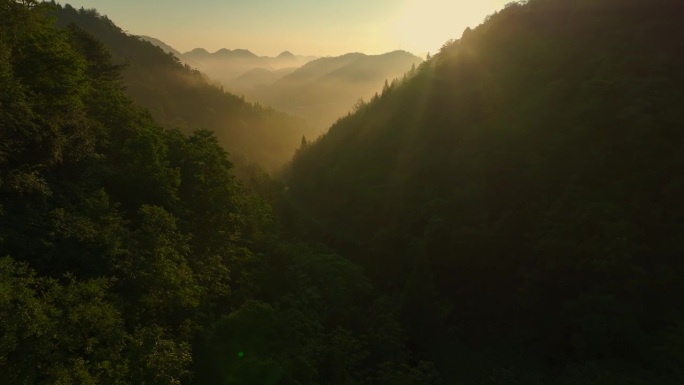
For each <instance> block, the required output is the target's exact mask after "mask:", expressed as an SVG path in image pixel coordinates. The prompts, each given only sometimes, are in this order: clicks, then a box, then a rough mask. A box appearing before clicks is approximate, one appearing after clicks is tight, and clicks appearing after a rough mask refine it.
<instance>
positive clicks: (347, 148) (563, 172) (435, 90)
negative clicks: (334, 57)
mask: <svg viewBox="0 0 684 385" xmlns="http://www.w3.org/2000/svg"><path fill="white" fill-rule="evenodd" d="M681 15H684V3H682V2H681V1H664V0H659V1H651V0H649V1H646V0H627V1H623V0H619V1H618V0H596V1H571V0H531V1H529V2H527V3H526V4H511V5H509V6H508V7H506V9H504V10H502V11H501V12H499V13H498V14H495V15H492V16H491V17H490V18H489V19H488V21H487V22H486V23H484V24H483V25H481V26H479V27H477V28H475V29H474V30H467V31H466V32H465V33H464V34H463V37H462V38H461V39H460V40H457V41H453V42H450V43H448V44H446V45H445V46H444V47H443V48H442V50H441V52H440V53H439V54H438V55H435V56H434V57H433V58H432V60H430V61H429V62H427V63H426V64H424V65H423V66H421V67H420V68H419V69H418V71H417V73H416V74H415V75H413V76H412V77H411V78H410V79H409V80H407V81H406V82H403V83H401V84H400V85H398V86H396V87H390V89H388V90H387V91H386V92H384V93H383V94H382V95H381V96H380V97H379V98H378V99H376V100H374V101H372V102H371V103H368V104H363V105H359V106H358V107H359V108H358V111H357V112H356V113H355V114H353V115H351V116H349V117H347V118H344V119H341V120H340V121H339V122H338V123H337V124H335V125H334V126H333V127H332V128H331V129H330V131H329V132H328V134H326V135H325V136H323V137H321V138H320V139H319V140H317V141H315V142H314V143H311V144H309V145H308V146H306V148H304V149H302V150H300V151H299V153H298V156H297V157H296V159H295V161H294V163H293V165H292V170H291V177H290V180H289V182H288V184H289V191H288V198H289V200H290V202H291V210H292V214H291V215H292V218H293V219H292V220H293V227H294V224H297V225H298V226H299V228H300V229H301V231H302V232H304V233H306V234H308V235H309V239H312V240H317V241H322V242H324V243H325V244H327V245H329V246H330V247H332V248H333V249H335V250H337V251H338V252H340V253H342V255H344V256H347V257H349V258H350V259H351V260H352V261H353V262H356V263H359V264H360V265H362V266H364V268H365V269H366V271H368V272H369V274H370V276H371V280H372V282H373V283H375V284H376V285H378V286H379V287H381V288H382V290H383V291H384V292H385V293H391V295H394V298H396V306H397V307H398V308H399V309H400V310H399V313H400V314H401V320H402V325H403V326H404V327H405V328H406V329H407V331H408V332H409V335H410V340H409V345H410V346H411V347H412V348H413V352H414V353H415V354H416V355H417V357H420V358H422V359H426V360H431V361H434V362H436V363H437V367H438V369H439V371H440V372H441V374H442V375H443V376H444V378H445V379H446V383H464V384H470V383H477V384H626V383H630V384H656V383H657V384H677V383H681V382H682V381H684V372H683V371H682V370H683V369H684V356H682V354H681V353H682V341H684V329H682V327H681V326H682V325H683V324H684V323H683V322H684V302H682V300H681V298H684V280H682V279H680V278H679V277H681V276H682V275H683V274H684V264H683V263H682V256H683V254H682V253H683V252H684V238H682V228H683V226H684V222H683V219H684V205H682V204H681V197H682V196H684V174H682V172H681V170H682V169H683V168H684V147H682V144H683V143H684V124H683V123H684V108H683V107H684V105H683V104H682V100H684V75H683V72H682V68H683V66H684V27H682V23H681V22H682V20H681V19H682V18H681Z"/></svg>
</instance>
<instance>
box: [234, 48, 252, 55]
mask: <svg viewBox="0 0 684 385" xmlns="http://www.w3.org/2000/svg"><path fill="white" fill-rule="evenodd" d="M233 55H235V56H243V57H258V56H257V55H256V54H254V53H253V52H252V51H250V50H246V49H239V48H238V49H234V50H233Z"/></svg>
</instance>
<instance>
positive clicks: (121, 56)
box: [54, 5, 311, 171]
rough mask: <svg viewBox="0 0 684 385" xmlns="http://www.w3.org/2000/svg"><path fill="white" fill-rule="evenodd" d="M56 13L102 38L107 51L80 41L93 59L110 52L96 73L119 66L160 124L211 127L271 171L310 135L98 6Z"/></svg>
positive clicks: (132, 92)
mask: <svg viewBox="0 0 684 385" xmlns="http://www.w3.org/2000/svg"><path fill="white" fill-rule="evenodd" d="M54 14H55V16H56V19H57V21H56V23H57V25H58V26H60V27H63V28H66V29H70V30H73V29H74V28H76V29H83V30H84V31H87V32H88V33H89V34H92V35H93V36H94V37H95V38H97V39H98V40H100V41H101V42H102V46H103V47H105V51H106V53H103V52H101V51H102V48H100V47H97V46H96V45H94V44H91V43H86V44H82V47H81V48H82V49H83V50H85V51H86V57H89V58H90V59H91V61H93V59H94V57H93V55H94V56H95V57H97V56H103V55H106V56H109V55H111V60H110V62H109V63H108V64H106V65H104V66H103V64H101V63H100V64H96V65H93V66H91V68H90V70H91V71H92V72H93V73H97V76H108V75H111V74H117V75H118V71H116V72H112V70H113V69H116V68H117V67H121V68H122V75H123V81H124V84H125V86H126V89H125V92H126V94H127V95H128V96H130V97H131V99H133V101H135V102H136V103H137V104H139V105H141V106H143V107H145V108H147V109H148V110H149V112H150V114H151V115H152V116H153V117H154V118H155V120H157V121H158V122H160V123H161V124H164V125H166V126H169V127H178V128H179V129H181V130H182V131H183V132H184V133H185V134H188V135H189V134H192V132H193V131H194V130H195V129H196V128H198V127H201V128H204V129H208V130H211V131H213V132H214V133H215V135H216V137H217V138H218V140H219V142H220V143H221V144H222V146H223V147H224V148H226V149H227V150H228V151H230V152H231V153H233V154H236V155H241V156H245V157H246V158H248V159H249V160H250V161H252V162H257V163H259V164H261V165H262V167H264V168H265V169H267V170H268V171H274V170H277V169H278V168H280V167H282V166H283V165H284V164H285V163H286V162H287V161H289V160H290V159H291V157H292V154H294V152H295V150H296V149H297V146H298V145H299V138H301V136H302V134H308V135H311V130H310V129H309V128H307V126H306V125H305V124H304V121H303V120H301V119H299V118H295V117H293V116H290V115H287V114H284V113H280V112H276V111H274V110H271V109H269V108H263V107H261V106H259V105H258V104H250V103H247V102H245V101H244V99H243V98H241V97H238V96H236V95H233V94H230V93H228V92H224V91H223V89H222V88H220V87H218V86H216V85H214V84H213V83H212V81H211V80H209V79H207V78H206V76H205V75H203V74H201V73H200V72H199V71H197V70H194V69H192V68H190V67H189V66H187V65H183V64H182V63H181V62H180V61H179V59H178V58H176V57H175V56H173V55H167V54H166V53H164V52H163V51H162V50H161V49H160V48H158V47H156V46H154V45H152V44H151V43H149V42H147V41H145V40H143V39H141V38H139V37H137V36H132V35H129V34H127V33H125V32H124V31H123V30H121V29H120V28H119V27H117V26H116V25H115V24H114V23H113V22H112V21H111V20H109V19H108V18H107V17H106V16H102V15H100V14H99V13H98V12H97V11H96V10H94V9H89V10H85V9H80V10H76V9H74V8H73V7H71V6H70V5H65V6H60V5H54ZM76 26H77V27H76ZM112 62H113V63H116V65H113V64H112ZM102 102H104V103H106V102H105V101H102ZM104 103H103V104H104ZM99 108H105V106H100V107H99Z"/></svg>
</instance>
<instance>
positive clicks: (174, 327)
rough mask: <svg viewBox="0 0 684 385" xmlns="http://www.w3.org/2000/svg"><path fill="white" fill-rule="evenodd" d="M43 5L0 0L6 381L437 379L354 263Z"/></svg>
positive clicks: (1, 366)
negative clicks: (300, 228) (162, 110)
mask: <svg viewBox="0 0 684 385" xmlns="http://www.w3.org/2000/svg"><path fill="white" fill-rule="evenodd" d="M52 11H54V9H53V8H51V7H50V5H49V4H46V3H39V2H37V1H30V0H29V1H15V0H0V20H1V21H2V22H1V23H0V383H2V384H7V385H15V384H46V385H47V384H168V385H170V384H315V383H319V384H322V383H347V384H429V383H436V381H437V375H436V373H435V371H434V366H433V365H431V364H430V363H428V362H421V361H418V360H415V359H414V357H413V356H412V355H411V353H410V351H409V349H408V348H407V347H406V346H405V343H404V341H405V334H404V331H403V329H402V328H401V327H400V325H399V324H398V321H397V320H396V319H395V317H394V314H393V312H392V311H391V310H392V309H391V307H389V306H388V305H387V304H386V301H385V300H384V299H383V298H382V297H381V296H379V295H378V294H377V293H376V292H375V291H374V289H373V287H372V285H371V284H370V283H369V281H368V280H367V279H366V278H365V277H364V275H363V272H362V270H361V269H360V268H359V267H358V266H355V265H353V264H351V263H350V262H348V261H347V260H345V259H343V258H341V257H339V256H337V255H336V254H334V253H332V252H330V251H329V250H326V249H324V248H321V247H314V246H308V245H306V244H303V243H301V242H296V241H293V240H289V239H288V238H286V237H284V236H283V235H281V234H280V231H279V230H278V229H279V226H278V224H277V222H276V221H275V218H274V217H273V215H272V210H271V208H270V207H269V205H268V204H267V203H266V202H265V201H264V200H263V199H262V198H260V197H258V196H255V195H253V194H251V193H250V192H248V191H246V190H245V189H244V188H243V187H242V186H241V185H240V184H239V183H238V182H236V180H235V178H234V177H233V176H232V167H231V163H230V162H229V161H228V158H227V154H226V152H225V150H223V149H222V147H221V146H220V144H219V141H218V140H217V138H216V137H215V136H214V135H213V134H212V133H211V132H209V131H207V130H198V131H195V132H194V133H192V134H190V135H188V136H185V135H183V134H182V133H181V132H179V131H175V130H168V129H164V128H162V127H160V126H159V125H158V124H157V123H155V121H154V120H153V119H152V118H151V117H150V116H149V113H147V112H146V111H144V110H142V109H141V108H140V107H137V106H136V105H135V104H134V103H133V101H132V100H131V99H129V97H128V96H126V95H125V94H124V93H123V92H122V88H123V83H122V81H121V80H120V77H121V74H120V73H119V71H118V66H117V65H115V64H114V60H113V59H112V57H111V56H110V54H109V50H108V49H107V48H106V47H105V46H104V45H103V44H102V43H100V42H99V41H97V40H95V39H94V38H93V37H92V36H91V35H89V34H88V33H86V32H85V31H83V30H82V29H79V28H77V27H73V26H72V27H67V28H66V29H56V28H53V25H52V24H51V22H50V21H49V19H48V18H47V17H46V16H45V14H46V12H52Z"/></svg>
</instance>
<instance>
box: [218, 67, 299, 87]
mask: <svg viewBox="0 0 684 385" xmlns="http://www.w3.org/2000/svg"><path fill="white" fill-rule="evenodd" d="M296 70H297V68H296V67H287V68H281V69H278V70H269V69H266V68H254V69H251V70H249V71H247V72H245V73H244V74H242V75H241V76H239V77H237V78H235V79H233V80H232V81H231V82H230V87H232V89H234V90H235V91H236V92H244V91H245V90H247V91H249V90H252V89H254V88H255V87H264V86H269V85H271V84H273V83H275V82H276V81H278V80H280V79H282V78H284V77H285V76H287V75H289V74H291V73H293V72H294V71H296Z"/></svg>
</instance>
